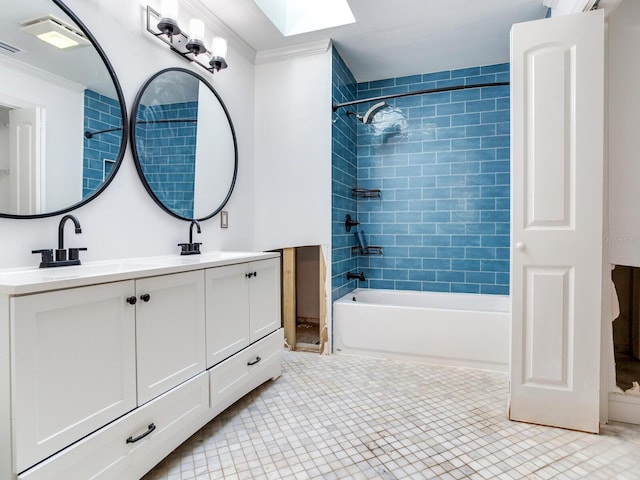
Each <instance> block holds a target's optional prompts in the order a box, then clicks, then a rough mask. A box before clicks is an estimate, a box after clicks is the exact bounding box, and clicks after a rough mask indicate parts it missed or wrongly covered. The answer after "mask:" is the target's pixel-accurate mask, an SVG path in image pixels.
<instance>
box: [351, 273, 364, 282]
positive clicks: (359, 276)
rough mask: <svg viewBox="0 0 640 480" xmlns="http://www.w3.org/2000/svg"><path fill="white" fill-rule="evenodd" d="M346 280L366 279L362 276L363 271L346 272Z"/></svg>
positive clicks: (362, 280)
mask: <svg viewBox="0 0 640 480" xmlns="http://www.w3.org/2000/svg"><path fill="white" fill-rule="evenodd" d="M347 280H360V281H361V282H364V281H365V280H366V279H365V278H364V272H359V273H355V272H347Z"/></svg>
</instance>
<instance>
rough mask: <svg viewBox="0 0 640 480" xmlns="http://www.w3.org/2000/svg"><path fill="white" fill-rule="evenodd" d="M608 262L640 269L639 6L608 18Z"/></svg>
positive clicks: (630, 0)
mask: <svg viewBox="0 0 640 480" xmlns="http://www.w3.org/2000/svg"><path fill="white" fill-rule="evenodd" d="M608 36H609V38H608V40H609V45H608V59H609V165H610V167H609V174H610V180H609V185H610V187H609V207H610V208H609V236H608V248H609V262H610V263H612V264H618V265H630V266H640V213H639V212H640V210H639V206H640V122H638V112H640V90H638V84H639V81H640V62H637V61H632V60H633V59H635V58H637V55H638V49H639V48H640V2H638V1H637V0H624V1H622V2H621V3H620V4H619V6H618V8H617V9H616V10H615V11H614V12H613V13H612V14H611V15H610V16H609V26H608Z"/></svg>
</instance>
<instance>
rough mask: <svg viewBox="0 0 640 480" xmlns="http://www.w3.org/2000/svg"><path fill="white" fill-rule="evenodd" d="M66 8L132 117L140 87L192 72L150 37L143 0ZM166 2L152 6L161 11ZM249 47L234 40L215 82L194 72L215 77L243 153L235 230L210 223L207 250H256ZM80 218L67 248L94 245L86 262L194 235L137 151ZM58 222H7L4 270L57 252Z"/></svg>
mask: <svg viewBox="0 0 640 480" xmlns="http://www.w3.org/2000/svg"><path fill="white" fill-rule="evenodd" d="M65 3H66V4H67V5H68V6H69V7H70V8H71V9H72V10H74V11H75V12H76V14H77V15H78V16H79V18H80V19H81V20H82V21H83V23H84V24H85V25H86V26H87V27H88V28H89V29H90V30H91V31H92V33H93V34H94V36H95V37H96V38H97V39H98V42H99V43H100V44H101V45H102V47H103V49H104V50H105V52H106V54H107V56H108V57H109V59H110V61H111V63H112V65H113V67H114V69H115V71H116V74H117V75H118V77H119V80H120V83H121V86H122V89H123V91H124V95H125V99H126V103H127V109H128V111H129V112H130V111H131V107H132V103H133V100H134V98H135V95H136V93H137V91H138V89H139V88H140V86H141V85H142V84H143V83H144V81H145V80H146V79H147V78H148V77H149V76H151V75H152V74H153V73H155V72H156V71H158V70H160V69H163V68H166V67H170V66H177V67H187V68H189V64H188V63H187V62H186V61H184V60H183V59H181V58H180V57H178V56H177V55H175V54H173V53H171V52H170V51H169V49H168V48H167V47H166V46H165V45H163V44H162V43H161V42H160V41H159V40H157V39H155V38H153V37H152V36H151V35H150V34H148V33H147V32H146V31H145V29H144V25H145V16H144V7H145V6H146V2H143V0H110V1H109V2H104V1H99V0H65ZM159 3H160V2H159V1H151V0H150V4H151V5H152V6H153V7H154V8H156V9H158V8H159ZM190 16H191V15H190V14H189V12H188V11H186V9H185V8H183V9H182V11H181V15H180V21H181V22H183V21H184V23H186V24H188V19H189V17H190ZM183 17H184V18H183ZM245 47H246V46H244V45H241V46H236V45H234V44H233V43H232V42H230V44H229V54H228V63H229V68H228V69H227V70H224V71H222V72H220V73H218V74H216V75H215V76H210V74H208V73H207V72H206V71H204V70H202V69H200V68H199V67H193V69H194V71H196V72H198V73H200V74H202V75H204V76H205V77H208V78H209V79H210V81H211V83H212V84H213V86H214V88H215V89H216V90H217V91H218V93H219V94H220V95H221V97H222V98H223V99H224V102H225V104H226V106H227V108H228V109H229V112H230V115H231V118H232V121H233V122H234V126H235V129H236V134H237V137H238V144H239V145H238V147H239V155H240V160H239V172H238V179H237V182H236V188H235V190H234V193H233V195H232V197H231V200H230V202H229V203H228V204H227V207H226V210H228V211H229V228H228V229H227V230H222V229H220V227H219V225H220V222H219V219H218V217H217V216H216V217H214V218H212V219H210V220H208V221H205V222H203V224H202V235H199V236H197V237H198V238H197V241H201V242H203V247H202V248H203V249H204V250H205V251H206V250H220V249H225V250H232V249H233V250H251V249H254V244H253V237H254V228H253V224H254V213H253V203H254V183H253V152H254V146H253V135H254V132H253V125H254V121H253V105H254V66H253V62H252V59H249V58H247V57H246V48H245ZM241 51H242V52H243V53H242V54H241V53H240V52H241ZM3 81H4V80H3ZM73 214H74V215H76V216H77V217H78V219H79V220H80V222H81V224H82V227H83V233H82V234H81V235H75V234H74V233H73V229H71V228H70V227H68V230H67V232H66V245H67V246H83V247H87V248H88V251H87V252H84V255H83V258H84V260H85V261H95V260H107V259H116V258H131V257H137V256H147V255H166V254H172V253H176V252H177V251H178V247H177V246H176V244H177V243H179V242H184V241H185V240H186V239H187V235H188V226H189V224H188V223H187V222H183V221H180V220H177V219H175V218H173V217H171V216H169V215H168V214H166V213H165V212H164V211H163V210H161V209H160V208H159V207H158V206H157V205H156V204H155V203H154V202H153V200H152V199H151V198H150V197H149V196H148V195H147V193H146V191H145V189H144V188H143V186H142V183H141V182H140V180H139V178H138V176H137V173H136V170H135V167H134V162H133V157H132V154H131V148H130V147H128V148H127V152H126V154H125V157H124V161H123V165H122V167H121V168H120V170H119V171H118V173H117V175H116V176H115V178H114V180H113V182H112V183H111V185H109V187H108V188H107V189H106V190H105V192H103V193H102V194H101V195H100V196H99V197H98V198H96V199H95V200H93V201H92V202H90V203H89V204H87V205H85V206H83V207H81V208H80V209H77V210H75V211H74V212H73ZM59 220H60V216H57V217H53V218H45V219H35V220H33V219H32V220H24V219H21V220H17V219H5V218H0V245H2V249H0V268H6V267H21V266H35V265H37V263H38V261H39V260H38V259H37V258H36V256H35V255H32V254H31V250H32V249H40V248H53V247H55V245H56V241H57V225H58V222H59Z"/></svg>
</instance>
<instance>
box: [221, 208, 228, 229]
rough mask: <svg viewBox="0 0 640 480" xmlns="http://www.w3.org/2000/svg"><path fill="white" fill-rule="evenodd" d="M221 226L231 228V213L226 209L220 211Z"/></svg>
mask: <svg viewBox="0 0 640 480" xmlns="http://www.w3.org/2000/svg"><path fill="white" fill-rule="evenodd" d="M220 228H229V213H228V212H225V211H224V210H222V211H221V212H220Z"/></svg>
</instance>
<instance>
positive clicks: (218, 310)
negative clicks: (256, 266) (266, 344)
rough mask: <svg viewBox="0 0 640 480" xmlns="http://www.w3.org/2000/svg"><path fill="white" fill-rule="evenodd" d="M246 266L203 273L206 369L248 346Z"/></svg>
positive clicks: (241, 265)
mask: <svg viewBox="0 0 640 480" xmlns="http://www.w3.org/2000/svg"><path fill="white" fill-rule="evenodd" d="M250 280H251V279H250V278H249V276H248V270H247V264H246V263H241V264H238V265H229V266H226V267H216V268H210V269H208V270H207V272H206V296H207V368H209V367H212V366H213V365H215V364H217V363H219V362H221V361H222V360H224V359H225V358H228V357H230V356H231V355H233V354H234V353H236V352H239V351H240V350H242V349H243V348H245V347H246V346H248V345H249V343H250V340H249V282H250Z"/></svg>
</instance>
